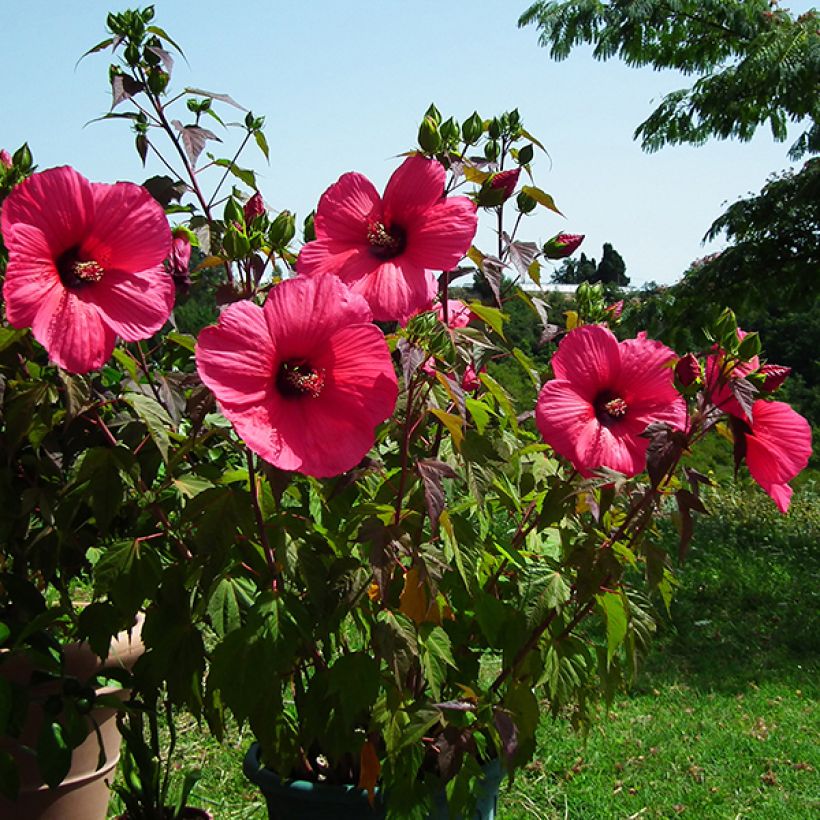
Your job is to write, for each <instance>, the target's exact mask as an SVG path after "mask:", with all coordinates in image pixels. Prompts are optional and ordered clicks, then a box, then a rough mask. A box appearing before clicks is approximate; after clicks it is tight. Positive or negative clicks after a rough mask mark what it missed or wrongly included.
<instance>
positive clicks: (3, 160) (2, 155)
mask: <svg viewBox="0 0 820 820" xmlns="http://www.w3.org/2000/svg"><path fill="white" fill-rule="evenodd" d="M0 165H2V166H3V167H4V168H11V165H12V162H11V154H10V153H9V152H8V151H6V149H5V148H3V149H2V150H0Z"/></svg>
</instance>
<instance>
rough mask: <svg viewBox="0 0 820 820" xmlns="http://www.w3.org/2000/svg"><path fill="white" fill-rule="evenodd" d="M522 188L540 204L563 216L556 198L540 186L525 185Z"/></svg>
mask: <svg viewBox="0 0 820 820" xmlns="http://www.w3.org/2000/svg"><path fill="white" fill-rule="evenodd" d="M521 190H522V191H523V192H524V193H525V194H526V195H527V196H530V197H532V198H533V199H534V200H535V201H536V202H537V203H538V204H539V205H543V206H544V207H545V208H548V209H549V210H550V211H553V212H554V213H556V214H558V215H559V216H563V214H562V213H561V211H559V210H558V206H557V205H556V204H555V200H554V199H553V198H552V197H551V196H550V195H549V194H548V193H546V192H545V191H542V190H541V189H540V188H536V187H535V186H534V185H525V186H524V187H523V188H522V189H521Z"/></svg>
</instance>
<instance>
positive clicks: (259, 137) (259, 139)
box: [253, 131, 270, 161]
mask: <svg viewBox="0 0 820 820" xmlns="http://www.w3.org/2000/svg"><path fill="white" fill-rule="evenodd" d="M253 138H254V139H255V140H256V144H257V145H258V146H259V150H260V151H261V152H262V153H263V154H264V155H265V159H266V160H268V161H270V156H269V149H268V141H267V139H266V138H265V134H264V133H263V132H262V131H254V132H253Z"/></svg>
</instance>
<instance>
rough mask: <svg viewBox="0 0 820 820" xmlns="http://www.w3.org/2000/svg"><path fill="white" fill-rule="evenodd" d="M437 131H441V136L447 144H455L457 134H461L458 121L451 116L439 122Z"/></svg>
mask: <svg viewBox="0 0 820 820" xmlns="http://www.w3.org/2000/svg"><path fill="white" fill-rule="evenodd" d="M439 131H440V133H441V138H442V139H443V140H444V142H445V143H447V144H448V145H455V144H456V143H457V142H458V138H459V136H460V135H461V131H460V129H459V127H458V123H457V122H456V121H455V120H454V119H453V118H452V117H450V118H449V119H447V120H445V121H444V122H443V123H442V124H441V127H440V128H439Z"/></svg>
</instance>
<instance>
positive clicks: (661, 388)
mask: <svg viewBox="0 0 820 820" xmlns="http://www.w3.org/2000/svg"><path fill="white" fill-rule="evenodd" d="M619 350H620V354H621V371H620V375H619V377H618V379H617V381H616V384H615V386H614V392H615V393H616V394H617V395H619V396H620V397H621V398H623V399H624V400H625V401H626V403H627V406H628V408H629V410H628V412H629V415H630V416H638V417H643V418H645V419H646V421H645V423H644V429H645V428H646V426H648V425H649V424H650V423H651V422H653V421H664V422H667V423H668V424H671V425H672V426H673V427H676V428H678V429H679V430H684V429H686V421H687V416H686V402H685V401H684V399H683V397H682V396H681V395H680V393H678V391H677V390H676V389H675V382H674V371H673V369H672V368H671V367H670V366H669V364H670V363H671V362H673V361H675V360H676V359H677V354H676V353H675V352H674V351H673V350H671V349H670V348H668V347H667V346H666V345H665V344H663V343H661V342H658V341H655V340H654V339H647V338H638V339H626V340H625V341H623V342H621V343H620V345H619ZM649 416H651V418H649Z"/></svg>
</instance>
